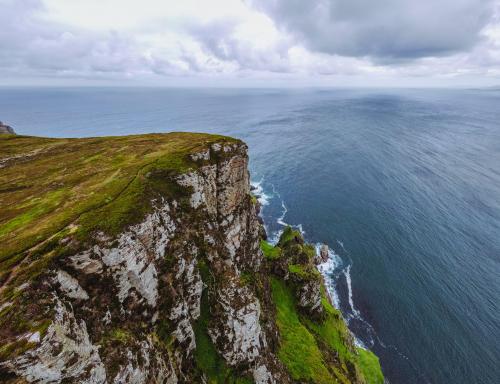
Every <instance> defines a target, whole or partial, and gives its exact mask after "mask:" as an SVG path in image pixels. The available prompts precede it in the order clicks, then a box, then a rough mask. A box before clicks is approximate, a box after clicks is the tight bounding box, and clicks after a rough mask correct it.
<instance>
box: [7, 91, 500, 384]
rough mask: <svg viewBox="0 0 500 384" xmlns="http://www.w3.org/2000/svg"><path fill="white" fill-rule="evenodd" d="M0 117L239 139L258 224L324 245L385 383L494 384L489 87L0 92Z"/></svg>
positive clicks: (496, 154)
mask: <svg viewBox="0 0 500 384" xmlns="http://www.w3.org/2000/svg"><path fill="white" fill-rule="evenodd" d="M0 119H1V120H2V121H6V122H7V123H8V124H9V125H11V126H13V127H14V129H15V130H16V131H17V132H18V133H20V134H28V135H42V136H56V137H67V136H71V137H75V136H76V137H78V136H98V135H125V134H132V133H145V132H164V131H172V130H181V131H207V132H217V133H221V134H227V135H231V136H236V137H240V138H242V139H243V140H245V141H246V142H247V143H248V144H249V147H250V156H251V172H252V178H253V180H255V181H256V182H259V181H260V186H261V188H262V190H261V191H260V193H261V194H265V195H266V197H267V205H265V207H264V210H263V215H264V219H265V221H266V226H267V228H268V231H269V233H270V234H271V235H276V234H277V233H278V232H279V230H280V229H281V228H282V224H283V223H290V224H292V225H296V226H299V225H301V227H300V228H301V229H302V230H303V231H304V232H305V237H306V239H307V240H308V241H310V242H314V243H327V244H328V245H329V246H330V248H331V254H332V259H331V263H330V264H329V265H326V266H324V268H326V271H327V273H328V275H329V276H330V277H331V280H330V283H331V285H330V288H331V289H332V293H333V295H334V298H335V301H336V304H337V305H338V306H339V307H340V308H341V309H342V310H343V312H344V316H345V317H346V319H347V320H348V322H349V326H350V328H351V330H352V331H353V332H354V334H355V335H356V337H357V339H358V340H359V342H360V343H363V344H365V345H366V346H368V347H370V348H372V349H373V350H374V351H375V352H376V353H377V354H378V355H379V356H380V357H381V361H382V367H383V369H384V372H385V374H386V376H387V378H388V379H389V380H390V382H391V383H404V384H411V383H454V384H460V383H464V384H465V383H485V384H486V383H488V384H489V383H498V382H500V364H499V362H500V342H499V340H500V91H498V90H220V89H219V90H209V89H206V90H186V89H184V90H181V89H169V90H166V89H126V88H120V89H97V88H82V89H73V88H64V89H30V88H23V89H20V88H19V89H5V88H4V89H1V90H0Z"/></svg>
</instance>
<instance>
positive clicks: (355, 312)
mask: <svg viewBox="0 0 500 384" xmlns="http://www.w3.org/2000/svg"><path fill="white" fill-rule="evenodd" d="M344 275H345V279H346V282H347V293H348V299H349V305H350V307H351V311H352V314H353V316H354V317H356V318H357V319H360V320H362V317H361V313H359V311H358V310H357V309H356V308H355V307H354V300H353V298H352V282H351V266H350V265H348V266H347V268H346V269H344Z"/></svg>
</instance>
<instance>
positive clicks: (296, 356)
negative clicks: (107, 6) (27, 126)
mask: <svg viewBox="0 0 500 384" xmlns="http://www.w3.org/2000/svg"><path fill="white" fill-rule="evenodd" d="M0 164H1V168H0V197H1V200H0V243H1V244H2V246H1V247H0V340H1V346H0V382H2V383H96V384H97V383H256V384H268V383H280V384H281V383H383V381H384V379H383V375H382V372H381V369H380V365H379V362H378V359H377V357H376V356H375V355H374V354H373V353H372V352H370V351H368V350H365V349H361V348H359V347H357V346H356V345H355V344H354V340H353V337H352V335H351V333H350V332H349V330H348V329H347V327H346V325H345V322H344V320H343V318H342V315H341V313H340V312H339V311H338V310H337V309H335V308H334V307H333V306H332V304H331V301H330V299H329V297H328V294H327V292H326V289H325V286H324V283H323V279H322V276H321V274H320V273H319V272H318V270H317V269H316V264H318V263H320V262H323V261H324V260H325V257H326V258H327V257H328V250H327V249H325V248H322V249H321V252H320V253H319V254H316V251H315V248H314V247H313V246H311V245H309V244H307V243H305V242H304V239H303V238H302V236H301V235H300V233H298V232H296V231H294V230H292V229H291V228H286V229H285V231H284V232H283V234H282V236H281V238H280V240H279V242H278V244H276V245H275V246H273V245H271V244H270V243H268V242H266V241H265V233H264V232H263V228H262V225H261V223H260V222H259V217H258V212H259V205H258V202H257V199H256V198H255V197H254V196H253V195H252V193H251V191H250V184H249V173H248V170H247V165H248V155H247V147H246V145H245V144H244V143H243V142H241V141H239V140H235V139H232V138H228V137H223V136H214V135H206V134H192V133H170V134H150V135H138V136H127V137H107V138H87V139H48V138H36V137H27V136H19V135H18V136H13V135H4V136H2V137H1V138H0Z"/></svg>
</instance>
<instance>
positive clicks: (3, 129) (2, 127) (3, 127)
mask: <svg viewBox="0 0 500 384" xmlns="http://www.w3.org/2000/svg"><path fill="white" fill-rule="evenodd" d="M1 134H10V135H15V134H16V132H14V129H13V128H12V127H11V126H9V125H7V124H4V123H2V122H1V121H0V135H1Z"/></svg>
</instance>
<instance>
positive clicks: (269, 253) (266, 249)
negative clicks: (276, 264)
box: [260, 240, 281, 260]
mask: <svg viewBox="0 0 500 384" xmlns="http://www.w3.org/2000/svg"><path fill="white" fill-rule="evenodd" d="M260 249H261V250H262V253H263V254H264V257H265V258H266V259H269V260H276V259H279V258H280V256H281V249H280V247H274V246H273V245H272V244H270V243H268V242H267V241H265V240H261V241H260Z"/></svg>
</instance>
